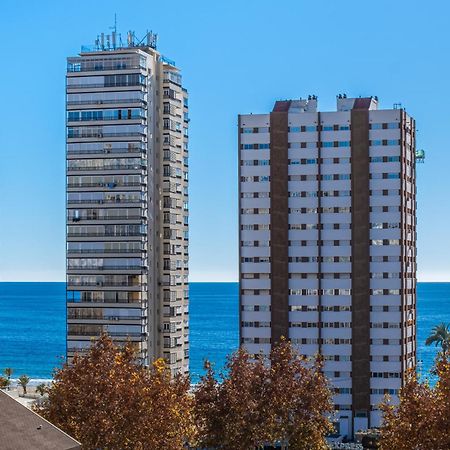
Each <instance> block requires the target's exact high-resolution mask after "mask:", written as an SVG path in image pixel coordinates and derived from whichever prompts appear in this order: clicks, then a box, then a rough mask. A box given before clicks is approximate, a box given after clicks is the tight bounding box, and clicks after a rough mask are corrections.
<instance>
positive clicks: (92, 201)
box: [67, 198, 147, 205]
mask: <svg viewBox="0 0 450 450" xmlns="http://www.w3.org/2000/svg"><path fill="white" fill-rule="evenodd" d="M146 201H147V200H143V199H126V198H122V199H114V198H112V199H101V200H97V199H95V200H68V201H67V203H68V204H75V205H79V204H85V203H89V204H91V203H95V204H98V205H104V204H110V203H114V204H118V203H120V204H123V203H145V202H146Z"/></svg>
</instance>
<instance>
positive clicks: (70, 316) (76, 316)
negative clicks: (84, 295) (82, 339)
mask: <svg viewBox="0 0 450 450" xmlns="http://www.w3.org/2000/svg"><path fill="white" fill-rule="evenodd" d="M145 317H146V316H139V315H136V316H98V315H97V316H96V315H94V314H89V315H84V314H76V313H74V312H72V311H71V310H70V309H69V312H68V314H67V318H68V319H71V320H114V321H123V320H141V319H145Z"/></svg>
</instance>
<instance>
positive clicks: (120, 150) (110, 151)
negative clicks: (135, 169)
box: [67, 147, 147, 155]
mask: <svg viewBox="0 0 450 450" xmlns="http://www.w3.org/2000/svg"><path fill="white" fill-rule="evenodd" d="M146 152H147V150H146V149H145V148H133V147H132V148H129V147H120V148H102V149H96V150H67V154H68V155H95V154H100V155H110V154H114V153H146Z"/></svg>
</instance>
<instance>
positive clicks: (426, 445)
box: [381, 352, 450, 450]
mask: <svg viewBox="0 0 450 450" xmlns="http://www.w3.org/2000/svg"><path fill="white" fill-rule="evenodd" d="M434 372H435V373H436V375H437V377H438V381H437V382H436V385H435V386H430V385H429V383H428V382H427V381H424V382H421V381H419V379H418V377H417V375H416V374H415V373H414V372H411V373H409V375H408V378H407V380H406V382H405V386H404V387H403V388H402V389H401V391H400V394H399V399H400V403H399V405H396V406H395V405H391V404H390V403H389V401H388V400H387V401H386V402H384V403H383V404H382V405H381V409H382V411H383V413H384V425H383V427H382V430H381V431H382V439H381V445H382V447H381V448H382V449H384V450H387V449H389V450H448V449H450V361H449V354H448V353H444V352H442V353H440V354H439V355H438V356H437V358H436V363H435V368H434Z"/></svg>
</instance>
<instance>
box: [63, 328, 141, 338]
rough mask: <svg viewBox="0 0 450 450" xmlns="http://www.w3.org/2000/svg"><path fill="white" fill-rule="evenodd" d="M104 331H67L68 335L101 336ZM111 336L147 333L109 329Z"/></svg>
mask: <svg viewBox="0 0 450 450" xmlns="http://www.w3.org/2000/svg"><path fill="white" fill-rule="evenodd" d="M101 333H102V330H98V331H95V332H92V333H90V332H88V331H74V330H68V331H67V335H68V336H100V334H101ZM108 335H109V336H115V337H123V338H124V339H126V338H127V337H128V336H131V337H143V336H145V335H146V334H145V333H127V332H125V331H124V332H123V333H120V332H116V331H109V332H108Z"/></svg>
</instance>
